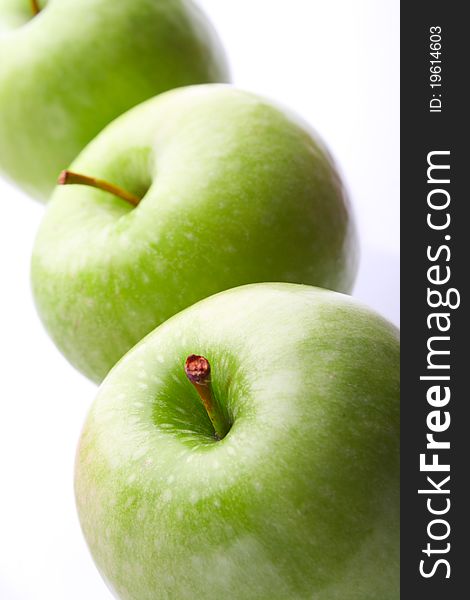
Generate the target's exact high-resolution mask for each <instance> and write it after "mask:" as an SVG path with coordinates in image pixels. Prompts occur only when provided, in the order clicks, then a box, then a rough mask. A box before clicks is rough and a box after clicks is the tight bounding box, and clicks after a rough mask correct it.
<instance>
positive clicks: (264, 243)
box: [32, 85, 357, 381]
mask: <svg viewBox="0 0 470 600" xmlns="http://www.w3.org/2000/svg"><path fill="white" fill-rule="evenodd" d="M71 168H72V169H73V170H74V171H78V172H80V173H86V174H88V175H93V176H96V177H99V178H101V179H105V180H107V181H110V182H112V183H115V184H117V185H120V186H121V187H123V188H125V189H127V190H129V191H130V192H133V193H135V194H137V195H143V194H145V196H144V198H143V199H142V201H141V202H140V204H139V205H138V206H137V208H133V207H132V206H131V205H130V204H128V203H126V202H125V201H123V200H121V199H119V198H117V197H115V196H113V195H111V194H109V193H106V192H103V191H101V190H96V189H94V188H89V187H85V186H81V185H70V186H59V187H58V188H57V189H56V191H55V193H54V194H53V198H52V200H51V202H50V204H49V205H48V209H47V211H46V215H45V218H44V221H43V223H42V225H41V227H40V229H39V233H38V237H37V240H36V243H35V247H34V252H33V259H32V284H33V292H34V296H35V299H36V304H37V307H38V311H39V314H40V316H41V318H42V320H43V322H44V324H45V326H46V328H47V330H48V331H49V333H50V334H51V336H52V338H53V339H54V340H55V342H56V344H57V345H58V347H59V348H60V350H61V351H62V352H63V353H64V355H65V356H66V357H67V358H68V359H69V360H70V362H71V363H72V364H73V365H75V366H76V367H77V368H78V369H79V370H80V371H82V372H83V373H85V374H86V375H88V376H89V377H90V378H91V379H93V380H95V381H101V380H102V379H103V378H104V376H105V375H106V374H107V373H108V371H109V370H110V369H111V367H113V366H114V364H115V363H116V362H117V361H118V360H119V358H121V356H123V355H124V354H125V353H126V352H127V351H128V350H129V349H130V348H132V347H133V346H134V345H135V344H136V343H137V342H138V341H140V340H141V339H142V338H143V337H144V336H145V335H146V334H147V333H149V332H150V331H152V330H153V329H155V327H156V326H157V325H159V324H160V323H162V322H163V321H165V320H166V319H168V318H169V317H170V316H172V315H173V314H175V313H177V312H179V311H180V310H182V309H183V308H186V307H187V306H190V305H191V304H194V302H196V301H198V300H201V299H202V298H205V297H207V296H210V295H212V294H214V293H216V292H220V291H223V290H224V289H229V288H231V287H236V286H238V285H243V284H247V283H257V282H262V281H286V282H290V283H304V284H312V285H317V286H319V287H325V288H329V289H334V290H337V291H342V292H346V291H349V290H350V288H351V285H352V282H353V279H354V276H355V272H356V257H357V248H356V246H357V244H356V234H355V228H354V224H353V221H352V218H351V211H350V208H349V205H348V201H347V198H346V195H345V191H344V188H343V185H342V183H341V180H340V178H339V176H338V173H337V171H336V169H335V167H334V164H333V162H332V160H331V158H330V157H329V155H328V153H327V151H326V150H324V149H323V146H322V145H321V142H319V141H318V139H317V138H316V136H315V135H314V134H313V133H312V132H311V131H310V130H309V129H308V127H307V126H306V125H305V124H304V123H302V122H301V121H300V120H298V119H297V118H296V117H294V116H293V115H291V114H289V113H288V112H286V111H285V110H283V109H280V108H277V107H276V106H274V105H273V104H272V103H270V102H268V101H267V100H264V99H262V98H259V97H257V96H255V95H253V94H250V93H247V92H243V91H239V90H236V89H234V88H232V87H230V86H225V85H207V86H192V87H189V88H185V89H180V90H173V91H171V92H167V93H165V94H162V95H161V96H159V97H157V98H155V99H152V100H150V101H148V102H147V103H144V104H143V105H141V106H139V107H136V108H134V109H133V110H131V111H130V112H129V113H127V114H125V115H123V116H122V117H120V118H119V119H118V120H116V121H115V122H114V123H113V124H111V125H110V126H108V128H107V129H105V130H104V131H103V132H102V133H101V134H100V135H99V136H98V137H97V138H96V139H95V140H94V141H93V142H92V143H91V144H90V145H89V146H88V147H87V148H86V149H85V150H84V151H83V152H82V154H81V155H80V156H79V157H78V158H77V160H76V161H75V162H74V163H73V164H72V167H71ZM145 192H146V193H145Z"/></svg>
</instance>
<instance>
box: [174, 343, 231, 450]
mask: <svg viewBox="0 0 470 600" xmlns="http://www.w3.org/2000/svg"><path fill="white" fill-rule="evenodd" d="M184 372H185V373H186V376H187V378H188V379H189V381H190V382H191V383H192V384H193V386H194V387H195V388H196V391H197V393H198V394H199V397H200V398H201V401H202V404H203V405H204V408H205V409H206V411H207V414H208V415H209V419H210V420H211V422H212V425H213V426H214V430H215V436H216V438H217V439H218V440H221V439H222V438H224V437H225V436H226V435H227V433H228V430H229V429H230V427H229V426H228V423H227V422H226V420H225V417H224V414H223V412H222V410H221V408H220V405H219V403H218V402H217V400H216V398H215V396H214V392H213V390H212V384H211V379H210V374H211V366H210V364H209V361H208V360H207V358H204V356H198V355H197V354H191V356H188V358H187V359H186V363H185V365H184Z"/></svg>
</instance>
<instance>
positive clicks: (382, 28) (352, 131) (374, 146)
mask: <svg viewBox="0 0 470 600" xmlns="http://www.w3.org/2000/svg"><path fill="white" fill-rule="evenodd" d="M200 4H201V5H202V6H203V7H204V8H205V9H206V11H207V13H208V14H209V15H210V17H211V18H212V20H213V22H214V24H215V25H216V27H217V29H218V31H219V33H220V35H221V36H222V39H223V40H224V42H225V45H226V48H227V51H228V54H229V58H230V63H231V66H232V73H233V78H234V82H235V83H236V84H237V85H239V86H241V87H244V88H247V89H250V90H253V91H257V92H260V93H262V94H264V95H267V96H270V97H272V98H275V99H277V100H279V101H281V102H283V103H285V104H286V105H288V106H291V107H292V108H293V109H295V110H297V111H298V112H299V113H300V114H301V115H303V116H304V117H305V118H306V119H307V120H308V121H310V122H311V123H312V124H313V125H314V127H315V128H316V129H317V131H319V133H320V134H321V135H322V136H323V138H324V139H325V140H326V142H327V143H328V145H329V146H330V148H331V150H332V151H333V154H334V155H335V156H336V158H337V160H338V162H339V164H340V166H341V168H342V171H343V173H344V176H345V179H346V181H347V183H348V186H349V188H350V191H351V195H352V199H353V204H354V208H355V212H356V216H357V221H358V224H359V228H360V234H361V245H362V261H361V268H360V272H359V278H358V281H357V284H356V288H355V292H354V295H355V296H357V297H358V298H361V299H362V300H364V301H365V302H366V303H367V304H369V305H371V306H372V307H374V308H375V309H377V310H378V311H379V312H381V313H382V314H383V315H385V316H386V317H388V318H389V319H391V320H392V321H393V322H395V323H396V324H398V319H399V196H398V184H399V148H398V145H399V137H398V136H399V72H398V65H399V54H398V53H399V28H398V21H399V14H398V12H399V2H398V0H381V1H380V2H377V1H375V0H369V1H368V0H356V1H355V2H351V0H329V1H328V2H325V1H321V2H320V1H319V0H318V1H317V0H276V1H274V0H237V1H236V2H233V1H232V0H201V1H200ZM0 93H1V91H0ZM25 168H27V165H25ZM0 203H1V214H0V266H1V279H0V286H1V293H0V600H64V599H67V600H84V599H87V600H98V599H103V600H106V599H109V598H111V595H110V593H109V592H108V591H107V589H106V588H105V585H104V584H103V582H102V581H101V579H100V576H99V575H98V573H97V571H96V570H95V568H94V565H93V563H92V560H91V558H90V556H89V554H88V551H87V548H86V545H85V543H84V541H83V539H82V536H81V532H80V529H79V525H78V521H77V517H76V513H75V505H74V499H73V488H72V485H73V462H74V453H75V447H76V443H77V439H78V436H79V433H80V429H81V425H82V423H83V420H84V418H85V415H86V412H87V409H88V407H89V405H90V403H91V401H92V399H93V397H94V395H95V393H96V388H95V386H94V385H93V384H91V383H89V382H88V381H87V380H86V379H85V378H83V377H82V376H81V375H79V374H78V373H77V372H76V371H74V369H72V368H71V367H70V366H69V365H68V364H67V363H66V361H65V360H64V359H63V358H62V356H61V355H60V354H59V353H58V352H57V351H56V350H55V348H54V346H53V345H52V343H51V341H50V340H49V339H48V337H47V335H46V333H45V332H44V330H43V329H42V327H41V324H40V323H39V320H38V318H37V316H36V314H35V310H34V305H33V302H32V298H31V293H30V288H29V260H30V254H31V249H32V244H33V239H34V235H35V232H36V230H37V227H38V225H39V222H40V220H41V217H42V214H43V211H44V207H43V206H41V205H39V204H37V203H35V202H33V201H32V200H30V199H29V198H27V197H26V196H24V195H22V194H21V193H20V192H18V191H17V190H16V189H15V188H13V187H11V186H10V185H8V184H7V183H5V182H3V181H1V180H0Z"/></svg>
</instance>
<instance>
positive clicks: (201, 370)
mask: <svg viewBox="0 0 470 600" xmlns="http://www.w3.org/2000/svg"><path fill="white" fill-rule="evenodd" d="M184 372H185V373H186V376H187V378H188V379H189V380H190V381H191V382H193V383H200V384H204V383H206V382H207V381H208V380H209V376H210V373H211V366H210V364H209V361H208V360H207V358H205V357H204V356H199V355H198V354H191V355H190V356H188V358H187V359H186V362H185V364H184Z"/></svg>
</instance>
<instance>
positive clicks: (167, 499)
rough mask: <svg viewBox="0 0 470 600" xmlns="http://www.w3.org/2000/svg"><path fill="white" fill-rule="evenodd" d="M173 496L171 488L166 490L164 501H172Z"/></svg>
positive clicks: (163, 496)
mask: <svg viewBox="0 0 470 600" xmlns="http://www.w3.org/2000/svg"><path fill="white" fill-rule="evenodd" d="M172 497H173V494H172V492H171V490H165V491H164V492H163V494H162V502H170V500H171V498H172Z"/></svg>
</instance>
